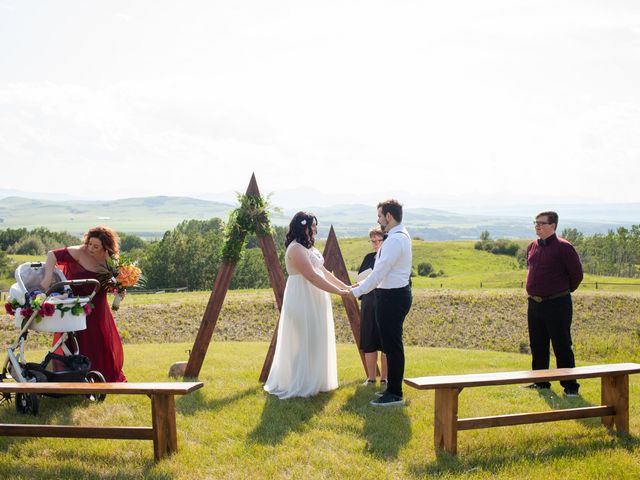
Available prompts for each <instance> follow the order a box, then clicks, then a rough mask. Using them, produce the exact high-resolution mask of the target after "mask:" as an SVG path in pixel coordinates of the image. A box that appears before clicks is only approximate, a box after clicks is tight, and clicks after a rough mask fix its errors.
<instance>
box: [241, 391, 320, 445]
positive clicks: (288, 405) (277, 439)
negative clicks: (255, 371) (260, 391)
mask: <svg viewBox="0 0 640 480" xmlns="http://www.w3.org/2000/svg"><path fill="white" fill-rule="evenodd" d="M332 396H333V393H332V392H326V393H319V394H317V395H315V396H313V397H309V398H298V397H296V398H289V399H286V400H280V399H279V398H278V397H276V396H275V395H267V397H266V399H265V403H264V408H263V409H262V415H261V417H260V423H258V425H257V426H256V428H255V429H254V430H253V431H252V432H251V433H250V434H249V435H248V437H247V438H248V440H249V441H250V442H255V443H259V444H261V445H275V444H277V443H281V442H282V441H283V440H284V438H285V437H286V436H287V435H288V434H289V433H291V432H301V431H303V430H304V429H305V428H306V427H307V425H308V424H309V422H310V421H311V420H312V419H313V417H315V416H316V415H318V414H319V413H320V412H322V410H324V408H325V405H326V404H327V402H328V401H329V400H330V399H331V397H332Z"/></svg>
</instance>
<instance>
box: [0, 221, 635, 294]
mask: <svg viewBox="0 0 640 480" xmlns="http://www.w3.org/2000/svg"><path fill="white" fill-rule="evenodd" d="M224 228H225V223H224V222H223V221H222V220H221V219H219V218H212V219H210V220H185V221H183V222H182V223H180V224H179V225H177V226H176V227H175V228H174V229H172V230H168V231H167V232H165V234H164V235H163V237H162V238H161V239H159V240H154V241H145V240H143V239H141V238H140V237H138V236H135V235H129V234H126V233H119V235H120V250H121V254H122V256H123V258H124V259H126V260H127V261H135V262H138V264H139V266H140V267H141V268H142V271H143V273H144V276H145V280H146V281H145V287H146V288H148V289H160V288H184V287H186V288H187V289H189V290H209V289H210V288H211V287H212V286H213V282H214V280H215V277H216V275H217V273H218V268H219V267H220V264H221V262H222V260H221V258H222V257H221V252H222V247H223V245H224V238H225V235H224ZM272 230H273V237H274V241H275V244H276V249H277V252H278V255H279V257H280V263H281V265H282V268H283V270H284V239H285V236H286V231H287V230H286V228H285V227H273V228H272ZM560 236H561V237H563V238H566V239H567V240H569V241H570V242H571V243H572V244H573V245H574V246H575V247H576V250H577V251H578V254H579V255H580V258H581V260H582V264H583V267H584V270H585V272H587V273H591V274H595V275H608V276H617V277H640V269H639V266H640V225H633V226H631V228H626V227H620V228H618V229H616V230H610V231H609V232H608V233H607V234H596V235H592V236H585V235H584V234H582V233H581V232H579V231H578V230H576V229H575V228H568V229H564V230H563V231H562V233H561V234H560ZM80 241H81V239H80V238H78V237H76V236H74V235H71V234H69V233H66V232H52V231H50V230H48V229H46V228H35V229H33V230H27V229H26V228H18V229H6V230H0V276H2V277H6V276H8V275H10V274H11V273H12V271H13V269H15V267H16V265H14V264H12V262H11V260H10V258H9V257H8V255H7V254H9V253H11V254H24V255H42V256H43V259H44V255H45V254H46V252H47V251H49V250H51V249H54V248H59V247H64V246H69V245H77V244H78V243H80ZM475 248H476V249H479V250H485V251H488V252H491V253H494V254H497V255H511V256H515V257H516V258H518V259H519V261H520V264H521V266H523V267H524V266H525V263H526V262H525V258H524V255H525V249H524V248H519V246H518V244H517V243H515V242H513V241H509V240H503V239H498V240H492V239H491V238H490V234H489V232H486V231H485V232H482V235H481V239H480V241H479V242H477V243H476V245H475ZM418 267H419V272H418V274H419V275H428V276H437V275H441V274H442V272H435V271H434V269H433V267H432V266H431V265H429V264H420V265H418ZM268 286H269V277H268V274H267V270H266V267H265V265H264V260H263V257H262V251H261V250H260V248H259V246H258V241H257V238H256V237H255V236H250V237H249V238H248V239H247V243H246V246H245V248H244V251H243V255H242V257H241V259H240V261H239V262H238V264H237V265H236V269H235V273H234V275H233V279H232V281H231V288H233V289H238V288H266V287H268Z"/></svg>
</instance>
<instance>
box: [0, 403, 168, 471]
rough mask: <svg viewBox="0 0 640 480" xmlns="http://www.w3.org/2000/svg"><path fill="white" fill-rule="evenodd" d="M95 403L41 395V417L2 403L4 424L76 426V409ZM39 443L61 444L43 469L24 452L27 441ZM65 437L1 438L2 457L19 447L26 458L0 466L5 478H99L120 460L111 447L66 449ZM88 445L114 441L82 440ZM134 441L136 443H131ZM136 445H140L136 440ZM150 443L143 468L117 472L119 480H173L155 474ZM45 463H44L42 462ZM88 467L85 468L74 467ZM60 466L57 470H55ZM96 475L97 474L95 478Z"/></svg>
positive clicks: (1, 421)
mask: <svg viewBox="0 0 640 480" xmlns="http://www.w3.org/2000/svg"><path fill="white" fill-rule="evenodd" d="M90 405H91V403H90V402H89V401H88V400H87V399H86V398H85V397H84V396H83V395H68V396H65V397H59V398H52V397H46V396H40V412H39V413H38V415H31V414H27V415H24V414H20V413H17V412H16V408H15V403H14V402H13V401H11V403H9V404H7V403H2V404H0V423H4V424H20V425H22V424H23V425H51V424H54V425H74V424H75V423H74V421H73V419H74V410H75V409H77V408H88V407H89V406H90ZM150 424H151V414H150V413H149V425H150ZM32 439H36V440H44V441H47V442H51V445H53V448H54V449H55V448H56V447H55V446H56V445H61V446H62V448H60V450H58V451H55V452H53V453H50V455H51V458H50V460H46V461H45V462H44V465H43V466H41V465H39V464H38V463H36V462H33V461H29V459H30V458H31V457H29V456H28V455H27V454H26V453H21V452H23V449H22V448H21V447H20V446H21V445H22V444H24V443H26V442H30V441H32ZM66 440H67V439H65V438H55V437H10V436H6V437H5V436H0V455H8V454H10V453H9V452H11V451H14V449H16V448H17V450H15V451H17V452H19V453H18V454H19V455H24V458H23V460H21V461H20V462H16V464H15V465H12V466H9V465H7V463H6V462H3V464H2V465H0V472H1V473H2V475H5V476H3V477H2V478H42V479H46V478H52V479H59V478H87V477H88V476H90V477H93V476H98V475H97V473H96V472H97V471H98V470H97V469H99V468H100V465H113V463H114V461H117V459H118V455H117V453H115V452H116V451H115V450H113V449H111V448H109V449H105V451H104V453H102V452H95V450H92V449H87V450H82V449H74V450H72V449H69V448H66V447H64V442H65V441H66ZM79 440H82V441H86V442H101V443H103V444H104V445H105V446H107V445H108V443H106V442H112V440H108V439H84V440H83V439H79ZM130 441H134V440H130ZM117 442H118V443H120V442H126V440H117ZM135 442H136V443H138V442H140V441H139V440H135ZM143 443H145V444H148V446H147V449H148V452H145V453H148V454H147V455H145V456H144V457H145V458H144V459H143V460H142V461H141V462H140V464H139V468H137V469H136V468H135V467H131V466H129V467H128V468H127V470H128V471H118V472H117V473H115V472H114V475H113V476H114V477H117V478H123V479H127V478H131V479H134V478H141V476H142V477H143V478H149V479H152V480H169V479H171V478H173V476H172V475H170V474H167V473H161V472H154V471H153V470H154V468H155V465H156V464H155V462H154V459H153V444H152V442H151V441H144V442H143ZM56 461H60V462H61V463H60V464H59V465H56ZM39 463H43V462H39ZM74 463H77V464H80V465H82V464H84V465H85V468H81V467H74V466H73V464H74ZM53 467H56V468H53ZM132 470H133V471H132ZM94 473H95V475H94Z"/></svg>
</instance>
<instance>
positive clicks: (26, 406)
mask: <svg viewBox="0 0 640 480" xmlns="http://www.w3.org/2000/svg"><path fill="white" fill-rule="evenodd" d="M16 410H17V411H18V413H22V414H27V413H31V414H32V415H37V414H38V411H39V410H40V397H39V396H38V394H37V393H16Z"/></svg>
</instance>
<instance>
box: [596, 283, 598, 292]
mask: <svg viewBox="0 0 640 480" xmlns="http://www.w3.org/2000/svg"><path fill="white" fill-rule="evenodd" d="M597 289H598V282H596V290H597Z"/></svg>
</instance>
